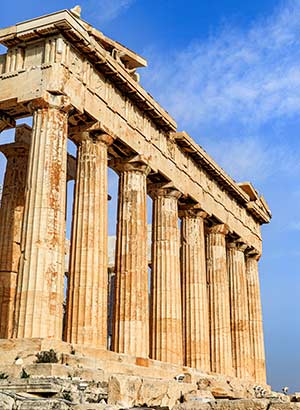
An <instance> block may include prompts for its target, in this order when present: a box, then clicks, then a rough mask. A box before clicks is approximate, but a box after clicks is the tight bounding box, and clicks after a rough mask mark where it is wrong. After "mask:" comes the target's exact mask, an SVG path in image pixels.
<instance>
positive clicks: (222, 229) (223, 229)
mask: <svg viewBox="0 0 300 410" xmlns="http://www.w3.org/2000/svg"><path fill="white" fill-rule="evenodd" d="M207 232H208V233H219V234H221V235H227V234H228V233H229V232H230V230H229V228H228V226H227V225H226V224H217V225H214V226H211V227H210V228H208V230H207Z"/></svg>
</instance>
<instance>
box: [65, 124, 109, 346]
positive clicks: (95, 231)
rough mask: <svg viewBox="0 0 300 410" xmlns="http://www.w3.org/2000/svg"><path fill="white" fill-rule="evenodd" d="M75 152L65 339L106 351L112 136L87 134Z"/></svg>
mask: <svg viewBox="0 0 300 410" xmlns="http://www.w3.org/2000/svg"><path fill="white" fill-rule="evenodd" d="M79 137H80V140H79V143H78V151H77V174H76V183H75V190H74V208H73V225H72V237H71V256H70V269H69V288H68V297H67V315H66V317H67V321H66V322H67V323H66V330H65V338H66V340H67V341H68V342H70V343H76V344H81V345H89V346H94V347H100V348H103V349H106V348H107V286H108V271H107V263H108V260H107V258H108V250H107V239H108V233H107V219H108V215H107V170H108V169H107V148H108V146H109V145H110V144H111V143H112V142H113V139H112V137H110V136H109V135H106V134H101V133H97V132H93V133H88V132H84V133H82V134H81V135H80V136H79Z"/></svg>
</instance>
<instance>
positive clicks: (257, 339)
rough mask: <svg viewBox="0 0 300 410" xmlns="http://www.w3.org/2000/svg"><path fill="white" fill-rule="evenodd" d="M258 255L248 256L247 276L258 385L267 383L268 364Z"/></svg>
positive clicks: (254, 371) (254, 361)
mask: <svg viewBox="0 0 300 410" xmlns="http://www.w3.org/2000/svg"><path fill="white" fill-rule="evenodd" d="M258 260H259V256H258V255H250V254H249V255H247V257H246V275H247V291H248V304H249V327H250V346H251V358H252V369H253V379H254V380H255V381H256V382H257V383H262V384H264V383H266V362H265V348H264V334H263V321H262V308H261V299H260V285H259V274H258Z"/></svg>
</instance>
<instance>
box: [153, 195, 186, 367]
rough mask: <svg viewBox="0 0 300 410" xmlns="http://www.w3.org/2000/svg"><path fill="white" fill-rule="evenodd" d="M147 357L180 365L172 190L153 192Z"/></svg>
mask: <svg viewBox="0 0 300 410" xmlns="http://www.w3.org/2000/svg"><path fill="white" fill-rule="evenodd" d="M150 195H151V197H152V198H153V217H152V280H151V304H150V306H151V310H150V355H151V358H152V359H156V360H161V361H163V362H170V363H176V364H182V363H183V354H182V311H181V280H180V251H179V247H180V239H179V229H178V198H179V197H180V192H178V191H177V190H175V189H172V188H158V189H155V188H152V189H151V191H150Z"/></svg>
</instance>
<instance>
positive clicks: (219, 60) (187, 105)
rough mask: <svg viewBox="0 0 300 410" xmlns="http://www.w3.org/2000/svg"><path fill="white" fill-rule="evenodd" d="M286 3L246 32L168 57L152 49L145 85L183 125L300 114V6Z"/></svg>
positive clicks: (224, 32)
mask: <svg viewBox="0 0 300 410" xmlns="http://www.w3.org/2000/svg"><path fill="white" fill-rule="evenodd" d="M284 4H285V6H284V7H282V8H280V9H278V10H277V11H276V12H275V13H274V15H272V16H271V17H269V18H267V19H261V20H260V21H256V22H254V23H253V25H252V27H251V28H249V29H248V30H242V29H233V28H232V27H223V28H222V29H221V30H219V32H218V33H217V34H215V35H213V36H211V37H210V38H208V39H206V40H205V41H197V40H194V41H193V42H192V44H190V45H189V46H188V47H187V48H186V49H184V50H177V51H175V52H174V53H173V54H171V55H169V56H168V57H164V56H161V55H160V54H159V53H157V52H156V51H155V50H152V51H153V55H151V54H150V58H149V60H150V61H151V65H150V67H151V66H152V70H151V68H150V70H149V72H148V73H145V79H144V84H145V85H146V87H147V88H150V89H151V90H152V92H153V93H155V95H156V96H157V97H158V99H159V100H160V101H161V102H162V103H163V104H164V105H165V106H166V107H167V108H168V110H169V111H170V112H171V114H173V116H175V118H179V119H180V121H182V122H183V123H190V122H192V123H193V124H194V125H197V124H199V125H200V124H201V123H202V122H203V121H214V120H217V121H218V122H219V123H221V122H226V121H230V120H231V119H232V118H233V117H234V118H235V120H238V121H240V122H243V123H245V124H249V125H250V126H251V123H252V122H253V121H255V123H256V124H257V123H260V124H262V123H264V122H266V121H269V120H270V119H273V118H280V117H282V116H289V117H290V116H293V115H298V113H299V109H300V93H299V87H300V1H299V0H293V1H290V2H285V3H284ZM146 53H147V51H146Z"/></svg>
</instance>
